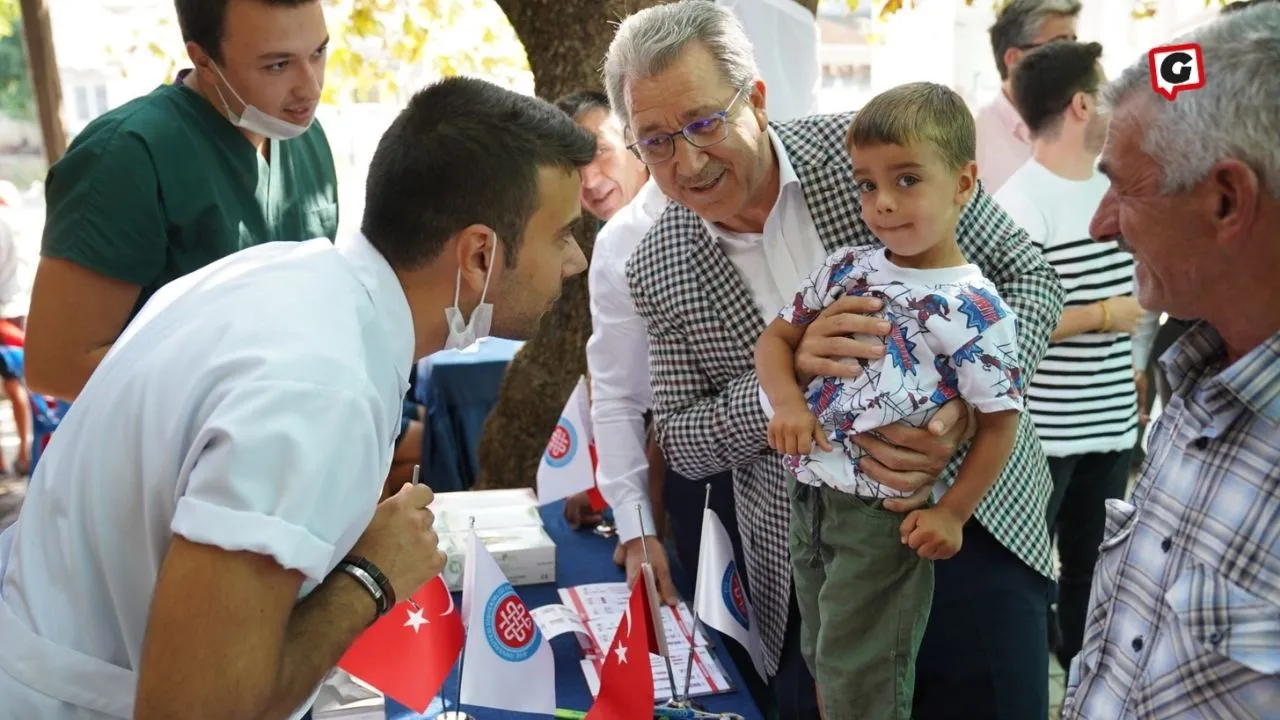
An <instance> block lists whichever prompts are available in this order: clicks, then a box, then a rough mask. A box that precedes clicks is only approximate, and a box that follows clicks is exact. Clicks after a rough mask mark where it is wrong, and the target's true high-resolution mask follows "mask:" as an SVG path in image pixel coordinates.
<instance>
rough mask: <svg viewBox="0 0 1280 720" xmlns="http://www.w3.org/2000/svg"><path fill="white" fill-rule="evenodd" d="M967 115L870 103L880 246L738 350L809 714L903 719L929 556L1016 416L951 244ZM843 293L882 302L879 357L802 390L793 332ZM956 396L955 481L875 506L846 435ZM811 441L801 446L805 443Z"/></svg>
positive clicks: (968, 182) (869, 173) (994, 339)
mask: <svg viewBox="0 0 1280 720" xmlns="http://www.w3.org/2000/svg"><path fill="white" fill-rule="evenodd" d="M974 144H975V132H974V124H973V118H972V116H971V115H970V114H969V111H968V109H967V108H966V107H965V104H964V101H963V100H962V99H961V98H960V96H959V95H957V94H956V93H955V92H953V91H951V90H949V89H947V88H945V87H943V86H941V85H935V84H932V83H912V84H908V85H902V86H899V87H896V88H894V89H892V90H889V91H888V92H885V93H883V94H881V95H879V96H877V97H875V98H874V99H872V100H871V101H870V102H869V103H867V105H866V106H865V107H863V108H862V109H861V110H860V111H859V112H858V113H857V114H856V115H855V116H854V120H853V123H852V125H851V126H850V128H849V132H848V135H847V136H846V145H847V147H848V150H849V152H850V154H851V156H852V158H853V165H854V180H855V181H856V182H857V183H858V190H859V195H860V199H861V204H862V219H863V220H864V221H865V222H866V224H867V226H868V227H869V228H870V229H871V231H872V232H874V233H875V236H876V238H878V239H879V240H880V241H881V242H882V243H883V245H867V246H861V247H848V248H843V249H841V250H838V251H836V252H835V253H834V254H832V255H831V257H829V258H828V259H827V262H826V263H825V264H824V265H823V266H822V267H820V268H818V269H817V270H816V271H814V273H813V274H812V275H811V276H810V277H809V278H808V279H807V280H806V281H805V282H804V283H803V285H802V286H801V288H800V290H799V292H797V293H796V296H795V300H794V302H793V303H792V304H791V305H789V306H787V307H785V308H783V309H782V311H781V312H780V313H779V316H778V318H776V319H775V320H774V321H773V322H772V323H771V324H770V325H769V327H768V328H767V329H766V330H765V332H764V334H763V335H762V336H761V337H760V340H759V343H758V344H757V346H756V370H757V374H758V376H759V380H760V386H761V388H762V389H763V390H764V393H765V395H766V396H767V398H768V400H769V404H770V405H771V406H772V411H773V412H772V417H771V420H770V423H769V444H770V445H771V446H772V447H773V448H774V449H775V450H777V451H779V452H782V453H785V454H786V456H787V458H786V459H787V467H788V468H789V469H790V470H791V472H792V474H793V475H794V478H793V481H792V482H790V483H789V487H790V490H791V495H792V504H791V508H792V518H791V536H790V546H791V559H792V565H793V570H794V576H795V582H796V593H797V596H798V599H799V603H800V610H801V619H802V625H803V633H802V649H803V651H804V654H805V658H806V661H807V662H808V664H809V667H810V669H811V670H812V671H813V674H814V677H815V678H816V679H817V683H818V688H819V690H820V694H821V695H823V697H824V704H825V710H826V717H827V720H836V719H837V718H850V717H859V718H861V717H866V718H877V719H880V718H900V719H901V720H909V718H910V717H911V695H912V692H913V689H914V685H915V658H916V654H917V652H918V650H919V646H920V640H921V637H922V635H923V634H924V628H925V624H926V622H927V620H928V617H929V606H930V603H931V601H932V595H933V568H932V565H931V563H930V561H931V560H940V559H945V558H949V557H951V556H953V555H955V554H956V552H957V551H959V549H960V542H961V529H962V527H963V526H964V524H965V522H966V521H967V520H968V519H969V517H970V516H971V515H972V514H973V512H974V510H975V509H976V508H977V506H978V503H979V501H980V500H981V499H982V496H983V495H984V494H985V493H986V491H987V490H988V489H990V488H991V486H992V485H993V484H995V481H996V478H997V477H998V476H999V474H1000V471H1001V470H1002V469H1003V468H1004V465H1005V463H1006V462H1007V461H1008V458H1009V454H1010V453H1011V452H1012V449H1013V444H1014V439H1015V437H1016V434H1017V425H1018V413H1019V412H1020V411H1021V410H1022V382H1021V377H1020V375H1021V371H1020V369H1019V364H1018V359H1017V347H1016V345H1017V343H1016V326H1015V322H1016V321H1015V319H1014V316H1013V314H1012V312H1011V311H1010V310H1009V308H1008V306H1006V305H1005V304H1004V303H1003V302H1002V301H1001V300H1000V298H999V296H998V295H997V294H996V290H995V287H994V286H993V285H992V284H991V283H990V282H989V281H988V280H987V279H986V278H984V277H983V276H982V273H981V271H980V270H979V269H978V268H977V267H976V266H974V265H970V264H967V262H966V261H965V258H964V256H963V254H962V253H961V251H960V248H959V246H958V245H957V244H956V236H955V230H956V223H957V222H958V220H959V217H960V214H961V212H962V211H963V210H964V207H965V205H966V203H967V202H968V201H969V198H970V196H971V195H972V193H973V191H974V188H975V187H976V183H977V181H976V175H977V165H976V164H975V162H974ZM845 293H853V294H855V295H871V296H874V297H877V298H879V299H881V300H882V301H883V303H884V306H883V310H882V311H881V312H882V316H883V318H884V319H886V320H889V321H890V327H891V330H890V331H889V333H888V336H887V337H886V338H883V339H882V340H881V341H882V342H884V344H885V352H884V355H883V356H882V357H881V358H880V359H878V360H874V361H870V362H867V361H861V360H860V361H859V363H860V364H861V371H860V373H859V374H858V375H857V376H856V377H853V378H830V377H820V378H816V379H814V380H813V381H812V382H811V383H809V385H808V387H807V388H802V387H801V386H800V384H799V383H798V382H797V379H796V368H795V362H794V355H795V351H796V346H797V345H798V344H799V342H800V339H801V337H802V336H803V335H804V331H805V327H806V326H807V325H808V323H809V322H811V321H812V320H813V319H815V318H816V317H818V315H819V314H820V313H821V312H822V310H823V309H824V308H825V307H827V306H828V305H830V304H831V303H833V302H834V301H835V300H836V299H837V298H839V297H840V296H842V295H844V294H845ZM957 396H959V397H962V398H964V399H965V401H966V402H968V404H969V405H970V406H972V407H973V409H974V410H975V417H976V424H977V429H976V434H975V435H974V438H973V443H972V446H971V447H970V449H969V451H968V454H967V455H966V457H965V459H964V463H963V464H962V465H961V467H960V470H959V473H958V475H957V476H956V480H955V484H954V486H953V487H952V488H950V489H949V490H947V491H946V492H945V494H943V495H942V497H941V499H940V500H938V502H937V504H936V505H934V506H932V507H929V508H927V509H922V510H915V511H912V512H911V513H908V514H907V515H906V517H905V518H904V517H903V516H902V515H900V514H897V513H893V512H890V511H888V510H885V509H883V507H881V503H882V501H883V499H884V498H886V497H900V496H902V495H903V493H899V492H896V491H894V490H893V489H891V488H888V487H885V486H882V485H880V484H879V483H877V482H875V481H874V480H872V479H871V478H869V477H867V476H866V475H864V474H863V473H862V472H861V471H860V469H859V462H860V460H861V458H862V455H863V452H862V450H861V449H860V448H859V447H858V446H857V445H856V444H854V442H853V438H854V437H855V436H856V435H858V434H860V433H866V432H869V431H872V430H874V429H875V428H878V427H883V426H885V425H889V424H891V423H895V422H899V421H906V422H907V423H910V424H912V425H916V426H924V425H926V424H927V423H928V421H929V420H930V418H931V417H932V416H933V414H934V412H936V410H937V409H938V408H939V407H941V406H942V404H943V403H945V402H947V401H948V400H950V399H952V398H955V397H957ZM815 446H816V447H815Z"/></svg>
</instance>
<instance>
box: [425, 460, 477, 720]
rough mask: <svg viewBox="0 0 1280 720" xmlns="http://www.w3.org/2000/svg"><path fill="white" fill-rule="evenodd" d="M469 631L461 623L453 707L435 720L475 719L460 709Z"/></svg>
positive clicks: (472, 525)
mask: <svg viewBox="0 0 1280 720" xmlns="http://www.w3.org/2000/svg"><path fill="white" fill-rule="evenodd" d="M413 477H414V478H415V479H417V477H418V473H417V467H416V466H415V467H414V473H413ZM469 527H470V529H471V534H472V535H475V532H476V518H475V516H474V515H472V516H471V523H470V525H469ZM468 539H470V538H468ZM467 544H468V546H470V545H471V543H467ZM474 562H475V559H474V558H472V563H474ZM463 588H464V589H463V592H466V589H465V588H466V581H465V580H464V581H463ZM470 632H471V628H469V627H467V626H466V624H463V626H462V652H460V653H458V689H457V690H456V691H455V692H454V694H453V709H452V710H445V711H444V712H442V713H440V714H439V715H437V716H436V720H475V718H473V717H471V716H470V715H468V714H467V713H465V712H463V710H462V672H463V667H464V663H466V661H467V633H470Z"/></svg>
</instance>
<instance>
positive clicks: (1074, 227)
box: [995, 42, 1144, 668]
mask: <svg viewBox="0 0 1280 720" xmlns="http://www.w3.org/2000/svg"><path fill="white" fill-rule="evenodd" d="M1101 56H1102V46H1101V45H1099V44H1098V43H1077V42H1059V43H1051V44H1049V45H1045V46H1044V47H1041V48H1037V49H1035V50H1032V51H1031V52H1030V53H1028V54H1027V55H1026V56H1025V57H1023V59H1022V62H1021V63H1019V64H1018V67H1017V68H1016V69H1015V70H1014V73H1013V78H1012V83H1011V85H1012V89H1013V98H1014V102H1015V103H1016V104H1017V107H1018V110H1019V112H1020V113H1021V114H1022V117H1023V119H1024V121H1025V122H1026V123H1027V128H1028V131H1029V132H1030V134H1031V146H1032V157H1031V159H1030V160H1028V161H1027V162H1026V163H1025V164H1024V165H1023V166H1022V167H1021V168H1019V169H1018V170H1017V171H1015V172H1014V174H1013V175H1012V176H1010V178H1009V181H1008V182H1006V183H1005V184H1004V185H1003V186H1002V187H1001V188H1000V190H999V192H997V193H996V195H995V197H996V201H997V202H999V203H1000V205H1001V206H1003V207H1004V209H1005V211H1007V212H1008V213H1009V215H1010V217H1012V218H1013V219H1014V220H1015V221H1016V222H1017V223H1018V224H1020V225H1022V227H1023V228H1025V229H1026V231H1027V233H1028V234H1029V235H1030V238H1031V242H1032V243H1034V244H1036V245H1037V246H1039V247H1040V250H1041V251H1042V252H1043V253H1044V256H1045V259H1046V260H1048V262H1049V265H1050V266H1052V267H1053V269H1054V270H1055V271H1056V272H1057V273H1058V277H1059V279H1060V280H1061V281H1062V287H1063V290H1065V291H1066V305H1065V311H1064V312H1063V314H1062V320H1061V321H1060V322H1059V323H1058V326H1057V328H1056V329H1055V330H1054V332H1053V335H1052V336H1051V342H1050V345H1049V349H1048V351H1047V352H1046V353H1045V356H1044V361H1043V362H1041V364H1040V369H1039V370H1038V371H1037V372H1036V374H1035V376H1034V377H1033V378H1032V380H1031V384H1030V386H1029V388H1028V390H1027V409H1028V410H1029V411H1030V413H1031V418H1032V420H1034V421H1035V425H1036V434H1037V435H1039V436H1040V442H1041V444H1042V445H1043V446H1044V451H1045V455H1047V456H1048V458H1049V473H1050V475H1051V477H1052V478H1053V494H1052V495H1051V496H1050V499H1049V507H1048V510H1047V522H1048V524H1049V528H1050V530H1051V531H1053V530H1055V529H1056V531H1057V535H1058V555H1059V558H1060V560H1061V571H1060V576H1059V578H1058V588H1059V595H1058V621H1059V623H1060V627H1061V633H1060V635H1059V636H1058V637H1057V638H1056V639H1057V643H1056V644H1057V647H1055V648H1053V649H1054V651H1055V653H1056V654H1057V656H1058V661H1059V662H1060V663H1062V666H1063V668H1066V667H1068V666H1069V665H1070V662H1071V658H1072V657H1073V656H1074V655H1075V654H1076V652H1078V651H1079V649H1080V643H1081V641H1082V640H1083V637H1084V619H1085V610H1086V608H1087V606H1088V603H1089V583H1090V581H1091V579H1092V578H1093V566H1094V563H1095V562H1096V561H1097V558H1098V543H1100V542H1101V541H1102V529H1103V520H1104V518H1105V509H1104V508H1105V503H1106V501H1107V499H1108V498H1120V497H1123V496H1124V492H1125V489H1126V486H1127V485H1128V480H1129V466H1130V455H1131V454H1132V452H1133V447H1134V444H1135V441H1136V440H1137V436H1138V404H1137V392H1136V387H1135V382H1134V377H1135V375H1134V373H1135V371H1134V359H1133V346H1132V343H1131V339H1130V335H1131V333H1133V331H1134V329H1135V328H1136V327H1137V324H1138V322H1139V321H1140V320H1141V319H1142V318H1143V316H1144V313H1143V310H1142V308H1141V307H1140V306H1139V305H1138V302H1137V300H1135V299H1134V298H1133V270H1134V266H1133V258H1132V256H1130V255H1129V254H1128V253H1126V252H1124V251H1123V250H1122V249H1121V248H1120V247H1119V245H1118V244H1117V243H1115V242H1105V243H1095V242H1094V241H1093V240H1092V239H1090V237H1089V221H1090V219H1091V218H1092V217H1093V212H1094V210H1096V209H1097V208H1098V204H1099V203H1100V202H1101V201H1102V196H1103V194H1105V193H1106V191H1107V188H1108V187H1109V183H1108V182H1107V179H1106V177H1104V176H1103V175H1101V174H1099V173H1098V172H1097V171H1096V170H1095V169H1094V163H1095V162H1096V161H1097V158H1098V153H1099V152H1101V150H1102V141H1103V138H1104V137H1105V135H1106V118H1105V116H1103V115H1102V114H1100V113H1099V112H1098V99H1097V95H1098V89H1099V87H1100V86H1101V85H1102V83H1103V82H1104V79H1103V73H1102V67H1101V65H1100V64H1099V63H1098V59H1099V58H1100V57H1101ZM1055 526H1056V527H1055ZM1051 635H1053V633H1052V632H1051Z"/></svg>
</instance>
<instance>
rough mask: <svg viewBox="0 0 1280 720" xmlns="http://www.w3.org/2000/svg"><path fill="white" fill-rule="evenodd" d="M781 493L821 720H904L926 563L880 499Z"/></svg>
mask: <svg viewBox="0 0 1280 720" xmlns="http://www.w3.org/2000/svg"><path fill="white" fill-rule="evenodd" d="M787 488H788V490H789V492H790V494H791V532H790V546H791V565H792V571H793V575H794V578H795V588H796V598H797V600H798V601H799V605H800V619H801V635H800V649H801V652H803V653H804V659H805V662H806V663H808V665H809V671H810V672H811V673H813V677H814V679H815V680H816V681H817V683H818V688H819V690H820V691H821V693H822V701H823V705H824V707H825V710H826V714H827V720H853V719H854V718H858V719H859V720H861V719H863V718H865V719H866V720H910V719H911V696H912V693H913V692H914V691H915V677H916V667H915V666H916V655H917V653H918V652H919V651H920V640H921V638H923V637H924V629H925V625H926V623H928V621H929V606H930V605H931V604H932V602H933V564H932V563H931V562H930V561H928V560H925V559H924V558H921V557H920V556H919V555H917V554H916V551H914V550H912V549H911V548H910V547H908V546H906V545H903V544H902V541H901V535H900V534H899V532H898V528H899V526H900V525H901V524H902V520H903V517H904V516H903V515H902V514H901V513H895V512H890V511H888V510H885V509H883V508H881V507H880V503H879V501H876V500H868V499H863V498H859V497H856V496H854V495H849V494H847V493H842V492H840V491H838V490H835V489H832V488H829V487H822V488H817V487H812V486H809V485H804V484H802V483H799V482H797V481H796V480H795V479H794V478H790V479H789V481H788V484H787Z"/></svg>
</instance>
